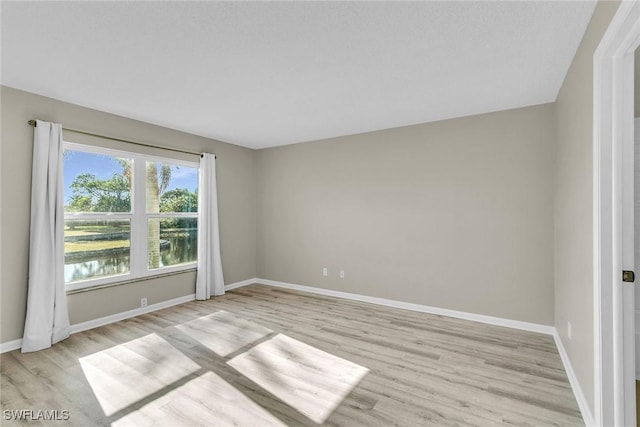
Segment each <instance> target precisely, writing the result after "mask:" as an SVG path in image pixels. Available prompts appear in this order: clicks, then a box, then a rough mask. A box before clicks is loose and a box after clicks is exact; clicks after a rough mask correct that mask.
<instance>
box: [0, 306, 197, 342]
mask: <svg viewBox="0 0 640 427" xmlns="http://www.w3.org/2000/svg"><path fill="white" fill-rule="evenodd" d="M195 299H196V294H191V295H185V296H182V297H178V298H173V299H170V300H167V301H162V302H159V303H156V304H151V305H149V306H146V307H144V308H135V309H133V310H128V311H123V312H121V313H116V314H112V315H109V316H105V317H99V318H97V319H92V320H87V321H86V322H82V323H76V324H74V325H71V327H70V328H69V332H70V333H72V334H75V333H78V332H82V331H86V330H89V329H93V328H97V327H99V326H104V325H108V324H110V323H115V322H118V321H120V320H124V319H129V318H131V317H135V316H139V315H141V314H146V313H150V312H152V311H156V310H160V309H163V308H167V307H171V306H173V305H178V304H183V303H185V302H189V301H193V300H195ZM20 347H22V339H17V340H13V341H9V342H6V343H2V344H0V353H5V352H7V351H13V350H17V349H19V348H20Z"/></svg>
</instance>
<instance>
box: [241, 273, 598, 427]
mask: <svg viewBox="0 0 640 427" xmlns="http://www.w3.org/2000/svg"><path fill="white" fill-rule="evenodd" d="M254 283H258V284H261V285H268V286H274V287H278V288H284V289H293V290H297V291H302V292H310V293H314V294H319V295H326V296H333V297H338V298H344V299H349V300H353V301H361V302H368V303H371V304H378V305H383V306H387V307H394V308H401V309H405V310H411V311H419V312H422V313H429V314H438V315H442V316H449V317H455V318H458V319H464V320H471V321H474V322H481V323H487V324H490V325H496V326H504V327H507V328H514V329H521V330H524V331H529V332H538V333H541V334H546V335H551V336H552V337H553V340H554V341H555V344H556V347H557V348H558V353H559V354H560V359H561V360H562V364H563V366H564V369H565V371H566V373H567V377H568V378H569V383H570V384H571V389H572V390H573V395H574V396H575V398H576V401H577V402H578V407H579V409H580V414H581V415H582V419H583V421H584V422H585V424H586V426H587V427H590V426H594V425H595V424H594V420H593V415H592V414H591V411H590V409H589V405H588V404H587V400H586V398H585V396H584V393H583V392H582V388H581V387H580V383H579V382H578V378H577V377H576V374H575V371H574V370H573V366H572V365H571V361H570V360H569V356H568V355H567V352H566V350H565V348H564V345H563V344H562V340H561V339H560V336H559V335H558V331H557V330H556V328H555V327H554V326H549V325H541V324H538V323H529V322H522V321H519V320H512V319H504V318H501V317H493V316H485V315H482V314H475V313H467V312H464V311H456V310H449V309H446V308H438V307H431V306H428V305H421V304H413V303H408V302H402V301H396V300H390V299H385V298H376V297H370V296H366V295H360V294H352V293H348V292H340V291H334V290H330V289H322V288H315V287H312V286H304V285H297V284H293V283H285V282H278V281H275V280H268V279H259V278H258V279H255V282H254ZM247 284H249V283H247ZM241 286H246V285H241ZM237 287H240V286H237Z"/></svg>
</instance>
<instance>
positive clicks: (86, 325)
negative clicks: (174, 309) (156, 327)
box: [70, 294, 196, 334]
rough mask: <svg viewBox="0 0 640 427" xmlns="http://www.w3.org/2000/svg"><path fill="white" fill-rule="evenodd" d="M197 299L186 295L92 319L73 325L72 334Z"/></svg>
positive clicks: (193, 295)
mask: <svg viewBox="0 0 640 427" xmlns="http://www.w3.org/2000/svg"><path fill="white" fill-rule="evenodd" d="M195 299H196V294H190V295H185V296H183V297H178V298H173V299H170V300H167V301H162V302H158V303H156V304H151V305H148V306H146V307H144V308H134V309H133V310H128V311H123V312H121V313H116V314H112V315H110V316H105V317H100V318H98V319H92V320H88V321H86V322H82V323H76V324H75V325H71V328H70V332H71V333H72V334H75V333H77V332H82V331H86V330H89V329H93V328H97V327H99V326H104V325H108V324H110V323H115V322H119V321H120V320H125V319H129V318H131V317H136V316H140V315H141V314H146V313H151V312H152V311H156V310H161V309H163V308H167V307H171V306H174V305H178V304H184V303H185V302H189V301H193V300H195Z"/></svg>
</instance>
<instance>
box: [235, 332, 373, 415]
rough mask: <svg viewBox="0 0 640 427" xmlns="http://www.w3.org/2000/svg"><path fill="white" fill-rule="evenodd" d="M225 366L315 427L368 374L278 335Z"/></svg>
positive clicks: (357, 367) (296, 341)
mask: <svg viewBox="0 0 640 427" xmlns="http://www.w3.org/2000/svg"><path fill="white" fill-rule="evenodd" d="M227 363H228V364H229V365H230V366H232V367H233V368H235V369H236V370H237V371H238V372H240V373H241V374H243V375H244V376H246V377H247V378H249V379H251V380H252V381H253V382H255V383H256V384H258V385H260V386H261V387H262V388H264V389H265V390H267V391H269V392H270V393H272V394H273V395H274V396H276V397H278V398H279V399H280V400H282V401H283V402H285V403H287V404H288V405H290V406H291V407H293V408H295V409H296V410H298V411H299V412H300V413H302V414H304V415H305V416H307V417H308V418H309V419H311V420H312V421H314V422H316V423H319V424H321V423H323V422H324V421H325V420H326V419H327V418H328V417H329V415H331V413H332V412H333V410H334V409H335V408H336V407H337V406H338V405H339V404H340V402H342V400H343V399H344V398H345V397H346V396H347V395H348V394H349V393H350V392H351V390H353V388H354V387H355V386H356V385H357V384H358V383H359V382H360V380H362V378H363V377H364V376H365V375H366V374H367V372H369V370H368V369H367V368H365V367H363V366H360V365H357V364H355V363H353V362H350V361H348V360H345V359H342V358H340V357H337V356H334V355H332V354H330V353H327V352H325V351H322V350H319V349H317V348H315V347H312V346H310V345H307V344H305V343H302V342H300V341H298V340H295V339H293V338H290V337H288V336H286V335H282V334H278V335H276V336H274V337H273V338H271V339H270V340H268V341H265V342H262V343H260V344H258V345H257V346H255V347H253V348H251V349H250V350H248V351H246V352H244V353H242V354H240V355H238V356H236V357H234V358H233V359H231V360H229V361H228V362H227Z"/></svg>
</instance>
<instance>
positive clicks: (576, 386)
mask: <svg viewBox="0 0 640 427" xmlns="http://www.w3.org/2000/svg"><path fill="white" fill-rule="evenodd" d="M554 329H555V328H554ZM553 340H554V341H555V342H556V347H557V348H558V353H560V359H561V360H562V365H563V366H564V370H565V371H566V372H567V377H569V384H571V389H572V390H573V395H574V396H575V398H576V401H577V402H578V407H579V408H580V414H582V420H583V421H584V424H585V425H586V426H587V427H591V426H595V425H596V424H595V421H594V418H593V414H592V413H591V410H590V409H589V405H588V404H587V399H586V398H585V397H584V393H583V392H582V387H580V383H579V382H578V377H577V376H576V373H575V371H574V370H573V366H571V362H570V361H569V356H568V355H567V351H566V350H565V348H564V345H563V344H562V339H560V335H558V331H557V330H554V332H553Z"/></svg>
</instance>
